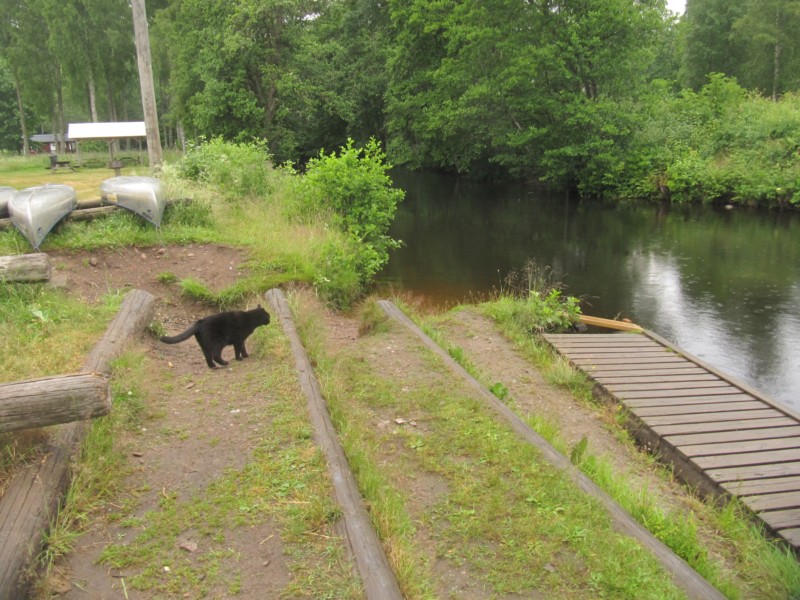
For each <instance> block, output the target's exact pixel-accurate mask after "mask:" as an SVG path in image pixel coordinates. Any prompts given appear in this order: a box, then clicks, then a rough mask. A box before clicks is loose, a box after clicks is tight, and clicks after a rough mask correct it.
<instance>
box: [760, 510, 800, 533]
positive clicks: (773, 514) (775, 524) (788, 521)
mask: <svg viewBox="0 0 800 600" xmlns="http://www.w3.org/2000/svg"><path fill="white" fill-rule="evenodd" d="M758 516H759V517H761V519H763V521H764V522H765V523H766V524H767V525H769V526H770V527H771V528H772V529H774V530H775V531H780V530H781V529H790V528H793V527H800V509H797V508H790V509H787V510H774V511H773V510H770V511H765V512H760V513H758Z"/></svg>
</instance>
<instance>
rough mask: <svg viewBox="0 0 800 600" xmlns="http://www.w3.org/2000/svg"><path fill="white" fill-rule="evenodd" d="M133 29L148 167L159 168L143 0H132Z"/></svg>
mask: <svg viewBox="0 0 800 600" xmlns="http://www.w3.org/2000/svg"><path fill="white" fill-rule="evenodd" d="M131 10H132V11H133V31H134V35H135V38H136V62H137V64H138V65H139V86H140V87H141V90H142V108H143V109H144V127H145V131H146V133H147V157H148V158H149V159H150V169H152V170H155V171H158V170H160V169H161V161H162V159H161V137H160V133H159V130H158V110H157V108H156V94H155V87H154V85H153V65H152V63H151V62H150V37H149V34H148V30H147V13H146V12H145V6H144V0H132V1H131Z"/></svg>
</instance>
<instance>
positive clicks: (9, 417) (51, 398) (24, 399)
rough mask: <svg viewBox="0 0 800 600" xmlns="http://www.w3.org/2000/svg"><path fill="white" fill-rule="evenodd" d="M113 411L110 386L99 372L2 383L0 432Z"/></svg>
mask: <svg viewBox="0 0 800 600" xmlns="http://www.w3.org/2000/svg"><path fill="white" fill-rule="evenodd" d="M110 412H111V389H110V387H109V384H108V380H107V379H106V378H105V377H103V376H102V375H98V374H97V373H76V374H73V375H60V376H57V377H45V378H43V379H33V380H29V381H17V382H14V383H5V384H2V385H0V433H5V432H7V431H18V430H20V429H33V428H35V427H47V426H49V425H60V424H62V423H71V422H73V421H81V420H83V419H94V418H96V417H101V416H103V415H107V414H108V413H110Z"/></svg>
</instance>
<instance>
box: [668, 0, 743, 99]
mask: <svg viewBox="0 0 800 600" xmlns="http://www.w3.org/2000/svg"><path fill="white" fill-rule="evenodd" d="M744 12H745V3H744V2H743V1H738V2H732V1H731V0H686V14H685V16H684V23H683V27H684V28H685V31H684V34H685V39H684V55H683V61H682V66H681V83H682V84H683V85H684V86H685V87H688V88H691V89H693V90H699V89H700V88H701V87H702V86H703V85H705V84H706V83H707V82H708V77H707V76H708V74H709V73H723V74H724V75H728V76H731V77H732V76H736V75H738V70H739V65H740V64H741V62H742V61H743V59H744V51H743V48H742V47H741V45H740V44H738V43H736V42H735V40H733V39H732V37H731V31H732V29H733V24H734V23H735V22H736V21H737V20H738V19H739V18H741V17H742V15H743V14H744Z"/></svg>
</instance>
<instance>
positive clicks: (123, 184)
mask: <svg viewBox="0 0 800 600" xmlns="http://www.w3.org/2000/svg"><path fill="white" fill-rule="evenodd" d="M100 192H101V197H102V198H103V200H104V201H105V202H108V203H110V204H116V205H117V206H121V207H122V208H126V209H128V210H130V211H132V212H135V213H136V214H137V215H139V216H141V217H143V218H144V219H145V220H147V221H149V222H150V223H152V224H153V225H155V226H156V227H160V226H161V218H162V217H163V216H164V206H165V205H166V197H165V193H164V186H163V185H162V184H161V182H160V181H159V180H158V179H154V178H153V177H139V176H122V177H112V178H111V179H106V180H105V181H104V182H103V183H101V184H100Z"/></svg>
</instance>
